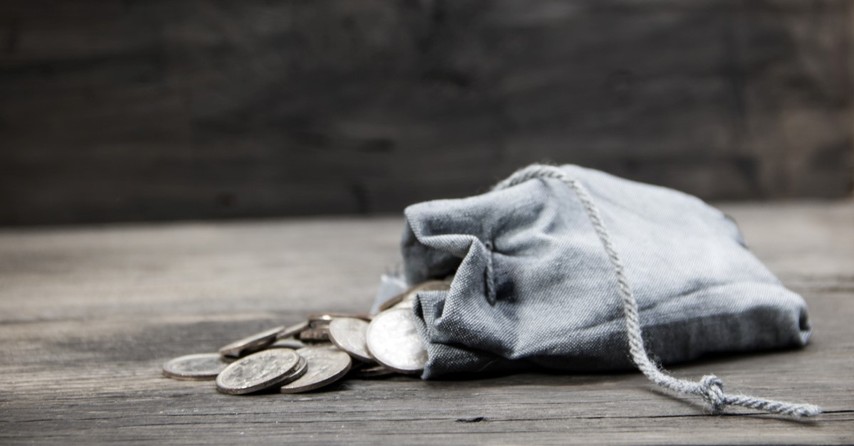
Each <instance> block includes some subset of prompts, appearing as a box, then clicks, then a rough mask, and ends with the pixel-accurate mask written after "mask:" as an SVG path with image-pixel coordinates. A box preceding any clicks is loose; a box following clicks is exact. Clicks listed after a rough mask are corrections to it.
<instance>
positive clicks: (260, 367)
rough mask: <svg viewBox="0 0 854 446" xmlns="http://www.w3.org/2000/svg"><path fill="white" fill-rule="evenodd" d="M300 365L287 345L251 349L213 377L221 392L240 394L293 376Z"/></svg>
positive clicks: (281, 381)
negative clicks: (252, 350)
mask: <svg viewBox="0 0 854 446" xmlns="http://www.w3.org/2000/svg"><path fill="white" fill-rule="evenodd" d="M299 367H300V356H299V355H298V354H297V353H296V352H295V351H294V350H289V349H286V348H273V349H270V350H264V351H260V352H258V353H253V354H251V355H249V356H246V357H244V358H241V359H239V360H237V361H235V362H232V363H231V364H229V365H228V367H226V368H225V370H223V371H222V372H221V373H220V374H219V376H217V377H216V388H217V390H219V391H220V392H223V393H230V394H233V395H243V394H246V393H252V392H257V391H259V390H264V389H269V388H271V387H276V386H279V385H281V384H282V383H284V382H286V381H287V380H288V379H289V378H292V377H293V375H294V374H295V372H297V371H298V370H299Z"/></svg>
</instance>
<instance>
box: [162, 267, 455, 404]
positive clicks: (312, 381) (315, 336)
mask: <svg viewBox="0 0 854 446" xmlns="http://www.w3.org/2000/svg"><path fill="white" fill-rule="evenodd" d="M449 287H450V282H448V281H430V282H425V283H422V284H419V285H416V286H414V287H411V288H409V289H407V290H406V291H404V292H402V293H400V294H398V295H395V296H393V297H391V298H389V299H387V300H385V302H384V303H383V304H382V305H380V306H379V307H380V309H381V310H382V311H381V312H380V313H379V314H376V315H373V316H372V315H369V314H346V313H323V314H313V315H310V316H309V317H308V319H307V320H306V321H304V322H300V323H299V324H295V325H291V326H280V327H275V328H271V329H269V330H265V331H262V332H260V333H256V334H254V335H251V336H247V337H245V338H243V339H240V340H237V341H234V342H231V343H229V344H227V345H225V346H224V347H222V348H220V349H219V353H201V354H194V355H186V356H181V357H178V358H175V359H172V360H170V361H169V362H167V363H165V364H164V365H163V375H164V376H166V377H169V378H173V379H179V380H194V381H200V380H215V381H216V388H217V390H218V391H220V392H222V393H225V394H230V395H246V394H251V393H257V392H262V391H274V390H278V391H280V392H281V393H301V392H309V391H312V390H317V389H320V388H323V387H327V386H329V385H331V384H333V383H336V382H338V381H340V380H342V379H344V378H346V377H350V378H356V379H369V378H377V377H384V376H389V375H393V374H396V373H401V374H408V375H411V374H418V373H420V372H421V370H422V369H423V368H424V364H425V363H426V362H427V351H426V350H425V348H424V344H423V342H422V341H421V337H420V335H419V334H418V329H417V326H416V321H415V315H414V314H413V312H412V305H413V302H414V300H415V296H416V294H417V293H419V292H422V291H436V290H448V289H449Z"/></svg>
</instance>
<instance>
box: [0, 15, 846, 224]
mask: <svg viewBox="0 0 854 446" xmlns="http://www.w3.org/2000/svg"><path fill="white" fill-rule="evenodd" d="M852 23H854V18H852V4H851V2H849V1H846V0H817V1H811V2H801V1H789V0H773V1H753V0H750V1H738V0H700V1H692V2H690V3H686V2H684V1H679V0H654V1H644V2H637V1H632V0H617V1H607V2H602V1H598V0H582V1H573V2H560V1H552V0H531V1H526V2H523V3H520V2H515V1H504V0H492V1H483V0H458V1H443V0H435V1H434V0H407V1H385V0H365V1H359V2H356V3H354V2H352V1H349V0H318V1H311V2H305V1H290V0H289V1H277V2H268V1H262V0H248V1H242V2H237V3H235V2H229V1H204V0H202V1H188V0H180V1H176V0H149V1H129V0H126V1H117V0H113V1H102V0H78V1H74V2H67V1H60V0H39V1H34V0H6V1H3V2H1V3H0V225H26V224H45V223H75V222H102V221H133V220H137V221H139V220H142V221H146V220H168V219H205V218H234V217H259V216H277V215H305V214H328V213H334V214H352V213H362V214H373V213H380V212H389V211H391V212H395V213H396V212H399V211H400V210H401V209H402V207H403V206H405V205H407V204H409V203H412V202H415V201H420V200H424V199H427V198H435V197H442V196H446V197H454V196H464V195H470V194H472V193H474V192H477V191H479V190H483V189H485V188H487V187H488V186H489V185H490V184H492V183H493V182H495V181H496V180H498V179H500V178H501V177H503V176H505V175H507V174H509V173H510V172H511V171H513V170H514V169H516V168H518V167H521V166H523V165H525V164H528V163H531V162H535V161H552V162H561V163H565V162H571V163H577V164H584V165H588V166H591V167H596V168H601V169H606V170H608V171H610V172H612V173H615V174H618V175H621V176H625V177H629V178H633V179H638V180H642V181H647V182H652V183H657V184H663V185H668V186H672V187H676V188H679V189H682V190H685V191H687V192H689V193H694V194H697V195H700V196H702V197H704V198H718V199H720V198H746V197H796V196H801V197H803V196H812V197H817V196H822V197H840V196H847V195H848V194H850V192H851V191H852V172H854V168H852V165H853V164H854V148H853V147H854V146H852V137H851V136H852V126H851V114H850V111H851V99H852V88H851V66H850V65H851V61H852V60H854V57H852V56H854V54H852V51H854V50H852V48H854V45H851V24H852Z"/></svg>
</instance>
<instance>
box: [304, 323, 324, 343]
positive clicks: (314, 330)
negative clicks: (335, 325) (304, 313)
mask: <svg viewBox="0 0 854 446" xmlns="http://www.w3.org/2000/svg"><path fill="white" fill-rule="evenodd" d="M297 339H299V340H300V341H303V342H309V343H317V342H329V326H328V325H322V326H320V327H311V328H308V329H305V330H303V331H301V332H300V333H299V335H297Z"/></svg>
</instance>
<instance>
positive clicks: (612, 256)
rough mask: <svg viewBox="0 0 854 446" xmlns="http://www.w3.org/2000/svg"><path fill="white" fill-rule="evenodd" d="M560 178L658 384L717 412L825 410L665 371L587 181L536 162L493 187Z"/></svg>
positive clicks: (638, 359)
mask: <svg viewBox="0 0 854 446" xmlns="http://www.w3.org/2000/svg"><path fill="white" fill-rule="evenodd" d="M549 178H551V179H556V180H560V181H562V182H563V183H565V184H566V185H567V186H569V187H570V188H571V189H572V190H573V191H574V192H575V194H576V196H578V199H579V201H580V202H581V204H582V206H583V207H584V210H585V211H586V212H587V218H588V219H589V220H590V223H591V224H592V225H593V229H594V230H595V231H596V235H597V236H598V237H599V241H600V242H601V243H602V247H603V248H604V249H605V252H606V253H607V254H608V259H609V260H610V261H611V265H612V266H613V267H614V273H615V275H616V278H617V285H618V289H619V293H620V297H621V299H622V303H623V312H624V314H625V319H626V331H627V332H628V337H629V352H630V354H631V357H632V360H633V361H634V363H635V365H636V366H637V368H638V369H639V370H640V371H641V372H643V374H644V375H646V377H647V378H649V380H650V381H652V382H654V383H655V384H657V385H659V386H661V387H663V388H665V389H669V390H671V391H673V392H677V393H682V394H688V395H698V396H700V397H702V398H703V399H704V400H705V401H706V403H707V404H708V406H709V409H710V411H711V412H712V413H713V414H718V413H721V412H723V410H724V408H725V407H726V406H742V407H748V408H751V409H756V410H760V411H765V412H769V413H775V414H780V415H788V416H791V417H796V418H799V417H813V416H816V415H819V414H820V413H821V408H820V407H818V406H815V405H812V404H794V403H787V402H783V401H774V400H767V399H763V398H757V397H753V396H749V395H739V394H727V393H724V389H723V381H721V380H720V379H719V378H718V377H717V376H715V375H706V376H704V377H703V378H702V379H700V381H699V382H695V381H688V380H684V379H679V378H674V377H673V376H670V375H668V374H666V373H664V372H662V371H661V369H660V368H659V367H658V366H657V365H656V364H655V363H654V362H653V361H652V360H650V358H649V354H648V353H647V351H646V347H644V342H643V338H642V335H641V325H640V317H639V314H638V304H637V301H636V300H635V296H634V294H633V293H632V289H631V287H630V286H629V283H628V281H627V280H626V276H625V274H624V273H623V264H622V261H621V260H620V256H619V255H618V254H617V251H616V249H614V245H613V244H612V243H611V238H610V236H609V235H608V230H607V229H606V228H605V224H604V223H603V222H602V216H601V215H600V214H599V209H598V208H597V207H596V205H595V204H594V203H593V199H592V197H591V196H590V193H589V192H588V191H587V188H585V187H584V185H583V184H581V183H580V182H578V181H577V180H575V179H574V178H572V177H570V176H569V175H568V174H567V173H566V172H564V171H563V170H561V169H560V168H558V167H556V166H548V165H541V164H534V165H531V166H528V167H525V168H523V169H520V170H518V171H516V172H515V173H514V174H513V175H511V176H510V177H509V178H507V179H505V180H504V181H501V182H500V183H498V184H497V185H495V187H494V188H493V190H500V189H506V188H508V187H511V186H515V185H517V184H520V183H524V182H525V181H528V180H532V179H549Z"/></svg>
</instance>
